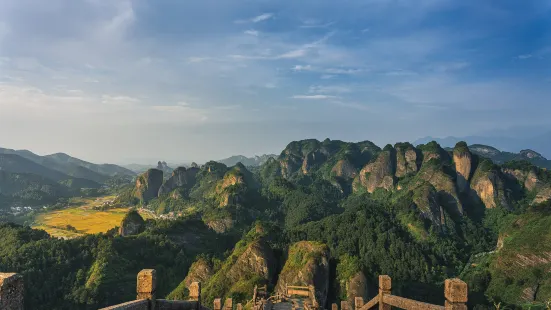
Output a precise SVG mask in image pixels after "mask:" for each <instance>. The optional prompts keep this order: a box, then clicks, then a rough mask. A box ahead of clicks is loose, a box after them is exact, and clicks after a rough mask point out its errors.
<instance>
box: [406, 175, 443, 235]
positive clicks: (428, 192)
mask: <svg viewBox="0 0 551 310" xmlns="http://www.w3.org/2000/svg"><path fill="white" fill-rule="evenodd" d="M413 202H414V203H415V205H416V206H417V208H419V210H420V211H421V214H422V216H423V217H424V218H426V219H428V220H430V221H431V222H432V223H433V225H435V226H436V227H441V226H444V225H445V224H446V222H445V216H444V210H443V209H442V207H441V206H440V204H439V203H438V194H437V192H436V189H435V188H434V187H433V186H432V185H430V184H425V185H423V186H420V187H418V188H417V189H415V191H414V193H413Z"/></svg>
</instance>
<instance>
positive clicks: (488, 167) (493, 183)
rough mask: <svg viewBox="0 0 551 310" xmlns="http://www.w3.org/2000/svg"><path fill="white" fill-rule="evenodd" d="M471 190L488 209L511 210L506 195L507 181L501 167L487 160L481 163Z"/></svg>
mask: <svg viewBox="0 0 551 310" xmlns="http://www.w3.org/2000/svg"><path fill="white" fill-rule="evenodd" d="M471 188H472V189H473V190H474V191H475V192H476V194H477V195H478V197H479V198H480V200H482V202H483V203H484V205H485V206H486V208H488V209H492V208H496V207H497V206H501V207H504V208H506V209H509V208H510V205H509V201H508V199H507V195H506V188H505V180H504V176H503V174H502V173H501V170H500V169H499V167H496V166H495V165H494V164H493V163H492V162H491V161H490V160H488V159H486V160H483V161H481V162H480V163H479V165H478V167H477V169H476V171H475V173H474V175H473V177H472V181H471Z"/></svg>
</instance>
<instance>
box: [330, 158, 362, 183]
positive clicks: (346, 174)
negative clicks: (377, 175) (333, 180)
mask: <svg viewBox="0 0 551 310" xmlns="http://www.w3.org/2000/svg"><path fill="white" fill-rule="evenodd" d="M331 173H333V174H334V175H335V176H336V177H339V178H344V179H354V178H355V177H356V175H358V170H357V169H356V168H355V167H354V165H352V164H351V163H350V161H348V160H345V159H341V160H339V161H338V162H337V163H336V164H335V166H334V167H333V169H331Z"/></svg>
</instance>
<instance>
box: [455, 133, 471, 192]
mask: <svg viewBox="0 0 551 310" xmlns="http://www.w3.org/2000/svg"><path fill="white" fill-rule="evenodd" d="M453 162H454V163H455V171H456V172H457V188H458V189H459V192H462V193H465V192H467V191H468V189H469V180H470V179H471V174H472V172H473V171H472V170H473V156H472V154H471V152H470V151H469V148H468V147H467V144H466V143H465V142H459V143H457V145H456V146H455V148H454V150H453Z"/></svg>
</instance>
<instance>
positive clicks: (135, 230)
mask: <svg viewBox="0 0 551 310" xmlns="http://www.w3.org/2000/svg"><path fill="white" fill-rule="evenodd" d="M144 229H145V221H144V220H143V218H142V217H141V215H140V214H139V213H138V212H137V211H135V210H132V211H130V212H128V213H127V214H126V215H125V216H124V218H123V219H122V221H121V224H120V227H119V235H121V236H123V237H126V236H131V235H137V234H139V233H141V232H143V231H144Z"/></svg>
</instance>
